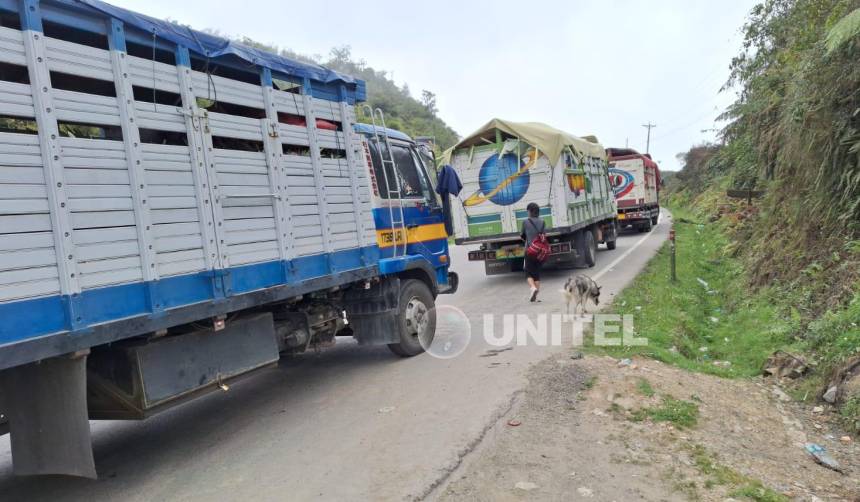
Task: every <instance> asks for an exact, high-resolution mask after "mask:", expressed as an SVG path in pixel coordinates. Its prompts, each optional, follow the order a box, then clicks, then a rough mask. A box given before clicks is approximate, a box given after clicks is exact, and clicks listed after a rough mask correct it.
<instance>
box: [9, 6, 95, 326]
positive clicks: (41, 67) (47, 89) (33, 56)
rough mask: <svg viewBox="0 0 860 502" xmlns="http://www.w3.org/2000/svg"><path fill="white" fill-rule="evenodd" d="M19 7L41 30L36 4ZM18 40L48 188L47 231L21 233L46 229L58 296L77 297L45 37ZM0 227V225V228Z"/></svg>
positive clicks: (27, 35) (33, 33) (35, 34)
mask: <svg viewBox="0 0 860 502" xmlns="http://www.w3.org/2000/svg"><path fill="white" fill-rule="evenodd" d="M21 8H22V9H24V12H23V13H22V16H28V17H30V22H28V23H24V24H25V25H27V26H32V25H33V24H35V25H37V26H39V27H41V21H40V19H41V12H40V10H39V6H38V3H36V2H22V6H21ZM22 39H23V43H24V49H25V53H26V57H27V69H28V73H29V76H30V88H31V92H32V93H33V94H32V96H33V105H34V111H35V118H36V123H37V125H38V128H39V147H40V152H41V157H42V166H43V174H44V182H45V185H46V187H48V190H47V196H48V203H49V205H50V220H49V221H50V227H49V228H48V229H46V228H40V225H39V222H37V221H33V223H34V224H35V226H33V227H30V228H26V229H22V231H24V232H37V231H45V230H50V231H51V232H52V233H53V236H54V246H55V252H56V258H57V259H56V266H57V271H58V276H59V285H60V288H59V289H60V293H61V294H63V295H78V294H79V293H80V292H81V285H80V280H79V277H78V264H77V260H76V256H77V249H76V247H75V243H74V240H73V237H72V221H71V214H70V212H69V207H68V205H69V204H68V202H69V201H68V197H67V194H66V180H65V172H64V171H65V170H64V166H63V162H62V153H61V152H62V148H61V146H60V142H59V140H60V130H59V126H58V125H57V117H56V113H54V109H55V108H54V101H53V89H52V87H51V74H50V70H49V69H48V54H47V49H46V46H45V36H44V35H43V34H42V33H41V30H27V31H25V32H23V37H22ZM39 217H42V216H41V215H40V216H39ZM16 219H18V220H19V222H20V223H25V224H26V223H27V219H25V218H20V217H16ZM22 220H23V221H22ZM0 227H3V226H2V225H0ZM4 228H5V227H4ZM69 308H70V310H69V314H70V316H69V317H70V319H69V320H70V323H71V325H72V327H76V326H79V325H80V319H79V316H78V315H77V314H76V312H75V311H76V303H75V302H74V301H73V302H70V307H69Z"/></svg>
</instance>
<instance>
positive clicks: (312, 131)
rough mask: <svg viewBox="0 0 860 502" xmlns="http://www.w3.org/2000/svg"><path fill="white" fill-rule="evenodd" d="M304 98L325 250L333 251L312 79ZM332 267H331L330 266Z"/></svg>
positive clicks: (327, 251)
mask: <svg viewBox="0 0 860 502" xmlns="http://www.w3.org/2000/svg"><path fill="white" fill-rule="evenodd" d="M302 100H303V103H304V107H305V123H306V125H307V133H308V142H309V143H310V150H311V166H312V167H313V169H314V185H315V188H316V196H317V204H318V206H317V207H318V208H319V222H320V230H321V233H322V245H323V251H325V253H327V254H329V253H331V252H332V243H331V222H330V221H329V215H328V201H329V195H328V193H327V192H326V186H325V177H324V175H323V171H322V158H321V157H320V147H319V137H318V135H317V126H316V125H317V120H316V114H315V113H314V112H313V110H314V98H313V97H312V96H311V83H310V80H308V79H305V81H304V84H303V86H302ZM329 268H330V267H329Z"/></svg>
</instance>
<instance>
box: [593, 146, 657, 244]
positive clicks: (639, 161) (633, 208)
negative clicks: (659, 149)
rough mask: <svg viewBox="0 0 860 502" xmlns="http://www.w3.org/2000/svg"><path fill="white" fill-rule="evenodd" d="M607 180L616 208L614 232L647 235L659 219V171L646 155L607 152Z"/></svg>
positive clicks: (627, 150)
mask: <svg viewBox="0 0 860 502" xmlns="http://www.w3.org/2000/svg"><path fill="white" fill-rule="evenodd" d="M606 154H607V156H608V157H609V179H610V181H611V182H612V190H613V191H614V192H615V202H616V203H617V204H618V228H619V229H622V228H626V227H632V228H635V229H636V230H638V231H639V232H650V231H651V228H652V227H653V226H654V225H656V224H657V221H659V218H660V168H659V167H658V166H657V163H656V162H654V161H653V160H651V155H650V154H647V153H646V154H644V155H643V154H641V153H639V152H637V151H636V150H633V149H632V148H608V149H607V150H606Z"/></svg>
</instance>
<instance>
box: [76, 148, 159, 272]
mask: <svg viewBox="0 0 860 502" xmlns="http://www.w3.org/2000/svg"><path fill="white" fill-rule="evenodd" d="M60 146H61V147H62V151H63V160H64V162H65V173H66V183H67V185H68V200H69V210H70V211H71V218H72V228H73V229H74V231H73V234H72V237H73V239H74V241H75V246H76V247H77V250H78V254H77V260H78V267H79V271H80V276H81V287H82V288H83V289H88V288H96V287H101V286H107V285H111V284H122V283H128V282H133V281H140V280H142V279H143V267H142V263H141V258H140V256H141V255H140V252H141V250H140V246H141V243H140V240H139V237H138V216H137V215H138V211H136V208H135V199H134V189H135V184H134V183H133V182H132V175H133V174H132V172H131V170H130V169H129V165H128V161H127V159H126V145H125V143H124V142H122V141H112V140H101V139H81V138H60ZM95 230H98V232H95ZM132 263H133V264H132ZM130 264H132V265H130Z"/></svg>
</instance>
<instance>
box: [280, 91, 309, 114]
mask: <svg viewBox="0 0 860 502" xmlns="http://www.w3.org/2000/svg"><path fill="white" fill-rule="evenodd" d="M273 98H274V101H275V106H276V107H277V109H278V111H279V112H281V113H288V114H290V115H304V114H305V106H304V102H303V101H302V99H301V98H300V97H299V95H298V94H296V93H294V92H287V91H280V90H277V89H275V90H274V95H273Z"/></svg>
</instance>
